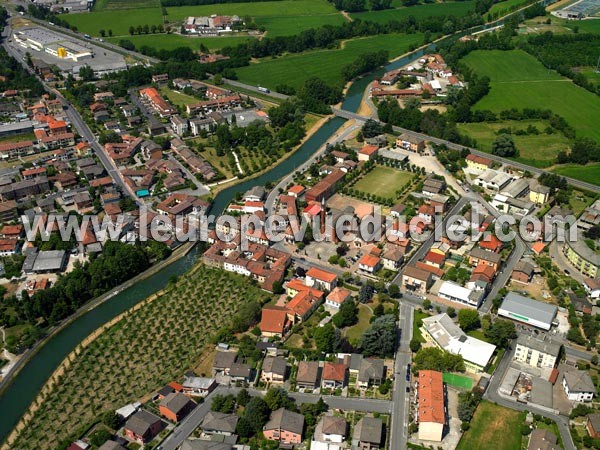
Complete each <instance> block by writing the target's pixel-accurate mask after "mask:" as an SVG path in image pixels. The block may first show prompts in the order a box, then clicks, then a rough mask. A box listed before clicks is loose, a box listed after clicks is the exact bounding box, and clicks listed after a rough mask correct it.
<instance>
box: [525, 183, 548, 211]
mask: <svg viewBox="0 0 600 450" xmlns="http://www.w3.org/2000/svg"><path fill="white" fill-rule="evenodd" d="M549 199H550V188H549V187H548V186H544V185H543V184H540V183H538V182H537V181H534V182H532V183H530V186H529V201H531V202H532V203H535V204H536V205H544V204H546V203H548V200H549Z"/></svg>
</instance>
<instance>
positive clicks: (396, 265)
mask: <svg viewBox="0 0 600 450" xmlns="http://www.w3.org/2000/svg"><path fill="white" fill-rule="evenodd" d="M404 253H405V250H404V248H403V247H401V246H399V245H389V246H386V249H385V252H384V253H383V255H382V256H381V262H382V263H383V268H384V269H387V270H398V269H400V266H401V265H402V262H403V261H404Z"/></svg>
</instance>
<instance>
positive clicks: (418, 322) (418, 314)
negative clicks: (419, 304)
mask: <svg viewBox="0 0 600 450" xmlns="http://www.w3.org/2000/svg"><path fill="white" fill-rule="evenodd" d="M426 317H429V314H427V313H426V312H424V311H420V310H418V309H415V312H414V315H413V334H412V339H416V340H417V341H419V342H420V343H421V344H423V343H424V342H425V338H424V337H423V335H422V334H421V330H419V328H421V326H422V325H423V322H422V320H423V319H425V318H426Z"/></svg>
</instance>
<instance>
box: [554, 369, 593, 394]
mask: <svg viewBox="0 0 600 450" xmlns="http://www.w3.org/2000/svg"><path fill="white" fill-rule="evenodd" d="M562 385H563V389H564V390H565V393H566V394H567V398H568V399H569V400H570V401H573V402H591V401H592V400H593V399H594V395H596V385H595V384H594V382H593V381H592V378H591V377H590V374H589V373H588V372H587V371H585V370H578V369H574V368H567V369H565V372H564V374H563V379H562Z"/></svg>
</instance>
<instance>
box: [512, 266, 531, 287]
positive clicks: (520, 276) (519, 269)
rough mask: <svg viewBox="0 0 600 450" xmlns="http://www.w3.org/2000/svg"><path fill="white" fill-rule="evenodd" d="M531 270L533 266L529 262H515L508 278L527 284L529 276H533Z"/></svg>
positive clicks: (529, 279)
mask: <svg viewBox="0 0 600 450" xmlns="http://www.w3.org/2000/svg"><path fill="white" fill-rule="evenodd" d="M533 270H534V268H533V265H532V264H531V263H528V262H527V261H523V260H521V261H519V262H517V264H515V268H514V269H513V271H512V274H511V275H510V279H511V280H512V281H517V282H519V283H525V284H527V283H529V282H530V281H531V278H533Z"/></svg>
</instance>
